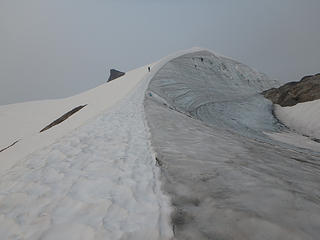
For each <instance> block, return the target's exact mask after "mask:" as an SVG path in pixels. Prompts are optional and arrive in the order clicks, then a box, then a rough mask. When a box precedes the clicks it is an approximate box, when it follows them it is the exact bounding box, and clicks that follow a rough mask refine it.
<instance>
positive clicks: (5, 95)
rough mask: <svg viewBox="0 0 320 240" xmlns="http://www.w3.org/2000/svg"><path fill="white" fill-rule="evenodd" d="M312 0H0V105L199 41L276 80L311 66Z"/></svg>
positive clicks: (315, 20)
mask: <svg viewBox="0 0 320 240" xmlns="http://www.w3.org/2000/svg"><path fill="white" fill-rule="evenodd" d="M319 12H320V1H319V0H197V1H195V0H161V1H160V0H127V1H126V0H28V1H26V0H0V105H1V104H7V103H14V102H19V101H26V100H35V99H49V98H57V97H66V96H70V95H73V94H75V93H79V92H82V91H84V90H86V89H90V88H92V87H95V86H97V85H99V84H101V83H103V82H105V81H106V78H107V76H106V68H117V69H119V70H123V71H128V70H130V69H134V68H136V67H139V66H142V65H145V64H148V63H151V62H153V61H155V60H158V59H159V58H161V57H163V56H166V55H168V54H170V53H172V52H174V51H177V50H181V49H186V48H191V47H193V46H200V47H205V48H209V49H211V50H213V51H216V52H219V53H221V54H223V55H226V56H230V57H233V58H235V59H237V60H239V61H241V62H243V63H246V64H248V65H249V66H252V67H255V68H256V69H258V70H260V71H262V72H265V73H267V74H268V75H269V76H271V77H273V78H277V79H282V80H298V79H300V78H301V77H302V76H303V75H306V74H313V73H317V72H320V46H319V45H320V30H319V29H320V28H319V26H320V14H319Z"/></svg>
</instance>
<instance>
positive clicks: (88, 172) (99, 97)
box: [0, 48, 199, 240]
mask: <svg viewBox="0 0 320 240" xmlns="http://www.w3.org/2000/svg"><path fill="white" fill-rule="evenodd" d="M195 51H199V49H196V48H195V49H191V50H187V51H182V52H178V53H175V54H173V55H171V56H168V57H165V58H163V59H162V60H160V61H158V62H156V63H154V64H150V65H148V66H151V69H152V70H151V73H149V72H148V71H147V66H144V67H141V68H138V69H136V70H133V71H130V72H128V73H126V75H125V76H123V77H121V78H119V79H117V80H115V81H112V82H110V83H106V84H103V85H101V86H99V87H97V88H95V89H92V90H90V91H87V92H84V93H82V94H79V95H76V96H73V97H70V98H66V99H59V100H48V101H37V102H27V103H20V104H13V105H7V106H1V107H0V132H1V134H0V146H1V148H0V149H3V148H5V147H7V146H10V145H11V144H12V142H14V141H16V140H19V142H18V143H17V144H15V145H13V146H11V147H9V148H8V149H6V150H4V151H2V152H0V163H1V164H0V236H1V239H112V240H113V239H170V238H171V237H172V234H173V233H172V228H171V226H170V219H169V215H170V212H171V207H170V204H169V199H168V197H167V196H166V195H165V194H164V193H163V192H162V191H161V190H160V186H161V184H160V181H159V169H158V168H157V167H156V161H155V156H154V153H153V151H152V149H151V147H150V136H149V130H148V127H147V125H146V124H145V117H144V110H143V98H144V96H145V90H146V88H147V85H148V82H149V81H150V79H151V78H152V77H153V75H154V74H155V73H156V72H157V71H158V70H159V69H161V68H162V67H163V66H164V65H165V64H166V63H167V62H168V61H170V60H171V59H173V58H175V57H178V56H180V55H183V54H186V53H190V52H195ZM85 104H87V106H86V107H84V108H83V109H81V110H80V111H79V112H77V113H75V114H74V115H72V116H71V117H70V118H68V119H67V120H65V121H64V122H62V123H61V124H59V125H56V126H54V127H53V128H51V129H49V130H47V131H45V132H43V133H39V131H40V130H41V129H42V128H43V127H45V126H46V125H48V124H49V123H51V122H52V121H54V120H55V119H57V118H58V117H60V116H61V115H63V114H65V113H66V112H68V111H70V110H71V109H73V108H75V107H77V106H80V105H85Z"/></svg>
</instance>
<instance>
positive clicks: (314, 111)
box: [275, 100, 320, 139]
mask: <svg viewBox="0 0 320 240" xmlns="http://www.w3.org/2000/svg"><path fill="white" fill-rule="evenodd" d="M275 114H276V116H277V118H278V119H279V120H280V121H281V122H283V123H284V124H285V125H287V126H288V127H289V128H291V129H293V130H295V131H297V132H298V133H300V134H303V135H307V136H310V137H313V138H317V139H320V100H315V101H311V102H304V103H299V104H297V105H295V106H292V107H281V106H279V105H275Z"/></svg>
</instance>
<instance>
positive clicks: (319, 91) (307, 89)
mask: <svg viewBox="0 0 320 240" xmlns="http://www.w3.org/2000/svg"><path fill="white" fill-rule="evenodd" d="M262 94H263V95H264V96H265V97H266V98H268V99H269V100H270V101H272V102H273V103H274V104H279V105H280V106H282V107H287V106H294V105H296V104H298V103H302V102H308V101H313V100H317V99H320V73H318V74H315V75H312V76H305V77H303V78H302V79H301V80H300V81H299V82H289V83H286V84H285V85H283V86H281V87H279V88H271V89H269V90H266V91H264V92H262Z"/></svg>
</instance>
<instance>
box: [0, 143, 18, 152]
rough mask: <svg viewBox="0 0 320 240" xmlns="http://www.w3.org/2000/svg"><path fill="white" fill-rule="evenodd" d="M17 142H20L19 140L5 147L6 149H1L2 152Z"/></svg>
mask: <svg viewBox="0 0 320 240" xmlns="http://www.w3.org/2000/svg"><path fill="white" fill-rule="evenodd" d="M17 142H19V140H17V141H15V142H13V143H12V144H11V145H9V146H8V147H5V148H4V149H1V150H0V152H3V151H5V150H7V149H8V148H10V147H12V146H13V145H15V144H16V143H17Z"/></svg>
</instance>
